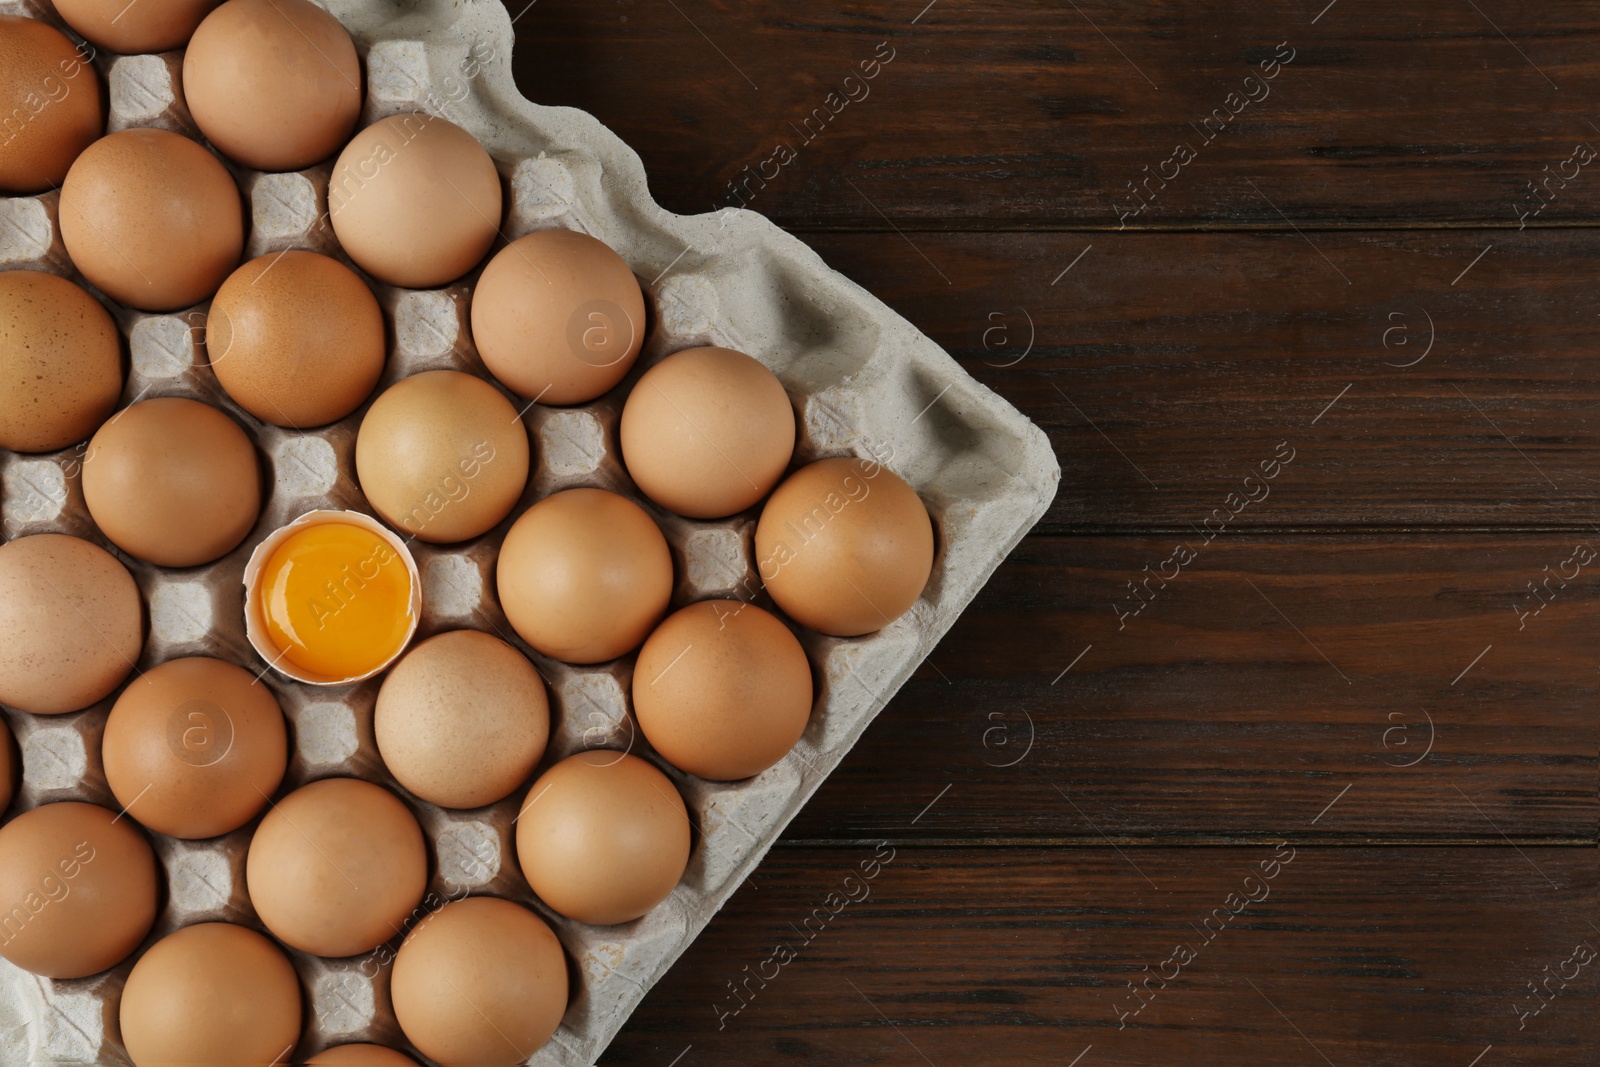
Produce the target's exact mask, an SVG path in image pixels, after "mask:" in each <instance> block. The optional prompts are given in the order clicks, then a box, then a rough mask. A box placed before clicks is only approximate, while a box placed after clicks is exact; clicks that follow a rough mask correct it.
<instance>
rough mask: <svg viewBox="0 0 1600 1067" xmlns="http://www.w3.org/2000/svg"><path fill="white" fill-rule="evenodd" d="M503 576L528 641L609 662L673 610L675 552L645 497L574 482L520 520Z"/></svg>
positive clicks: (506, 603)
mask: <svg viewBox="0 0 1600 1067" xmlns="http://www.w3.org/2000/svg"><path fill="white" fill-rule="evenodd" d="M495 582H496V585H497V587H498V589H499V592H500V606H501V607H502V608H503V609H504V610H505V613H506V618H507V619H509V620H511V625H512V626H513V627H514V628H515V629H516V631H517V633H518V634H520V635H521V637H522V639H523V640H524V641H526V642H528V644H530V645H532V646H533V647H534V648H536V649H538V650H539V651H540V652H543V653H544V654H545V655H547V656H552V657H554V658H556V659H559V660H565V661H566V662H568V663H603V662H605V661H606V660H608V659H616V658H617V657H618V656H620V655H622V654H623V653H625V652H630V651H632V650H633V649H635V648H638V647H639V643H640V642H641V641H643V640H644V639H645V637H646V636H648V635H649V633H650V630H651V629H652V628H653V627H654V626H655V624H656V623H657V622H658V621H659V620H660V618H661V616H662V614H663V613H664V612H665V611H666V610H667V601H668V599H670V598H671V596H672V553H671V551H670V550H669V549H668V548H667V539H666V538H665V537H663V536H662V535H661V530H660V528H659V527H658V526H656V524H655V520H653V519H652V518H650V516H649V515H648V514H646V513H645V510H644V509H643V508H641V507H640V506H639V505H638V504H635V503H634V502H633V501H631V500H628V499H627V498H625V497H621V496H618V495H617V494H616V493H609V492H607V491H605V490H604V489H568V490H565V491H564V492H560V493H556V494H554V495H553V496H548V497H545V498H544V499H543V500H541V501H539V502H538V503H537V504H535V505H533V507H531V508H529V509H528V510H527V511H525V512H523V514H522V517H521V518H519V519H518V520H517V521H516V522H515V523H514V524H513V525H512V527H511V529H510V530H509V531H508V532H507V533H506V539H505V542H504V543H503V544H502V545H501V546H500V561H499V563H498V564H497V566H496V576H495Z"/></svg>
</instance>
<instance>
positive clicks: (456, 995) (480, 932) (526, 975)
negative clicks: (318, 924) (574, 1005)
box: [390, 897, 567, 1067]
mask: <svg viewBox="0 0 1600 1067" xmlns="http://www.w3.org/2000/svg"><path fill="white" fill-rule="evenodd" d="M390 992H391V995H392V996H393V998H394V1014H395V1018H396V1019H398V1020H399V1022H400V1029H401V1030H403V1031H404V1032H405V1035H406V1038H407V1040H409V1041H410V1042H411V1043H412V1044H413V1045H415V1046H417V1049H418V1050H419V1051H420V1052H421V1053H422V1054H423V1055H424V1056H427V1057H428V1058H429V1059H431V1060H434V1061H436V1062H437V1063H439V1064H440V1065H441V1067H515V1065H516V1064H520V1063H524V1062H526V1061H527V1060H528V1059H529V1058H531V1057H532V1056H533V1054H534V1053H535V1052H537V1051H538V1050H539V1048H540V1047H541V1046H542V1045H543V1044H544V1043H545V1042H546V1041H548V1040H550V1035H551V1034H553V1033H555V1032H556V1027H557V1026H559V1025H561V1016H562V1015H563V1014H565V1012H566V1010H567V960H566V956H565V954H563V952H562V951H561V942H560V941H558V940H557V939H556V935H555V933H554V932H553V931H551V929H550V927H549V925H548V924H547V923H546V922H545V921H544V920H543V919H541V918H540V917H539V916H538V915H536V914H534V913H533V912H532V911H529V910H528V909H527V908H524V907H522V906H521V905H520V904H513V903H512V902H511V901H509V900H500V899H498V898H496V897H468V898H466V899H465V900H456V901H452V902H450V903H448V904H446V905H445V906H444V907H442V908H440V909H439V910H438V911H436V912H434V913H433V914H432V915H429V916H428V917H427V918H426V919H424V920H423V921H422V922H421V923H420V924H419V925H418V926H417V928H416V929H415V930H413V931H411V933H410V935H409V936H407V937H406V939H405V942H404V943H403V944H401V946H400V951H399V952H398V953H397V954H396V955H395V960H394V974H393V982H392V985H391V987H390Z"/></svg>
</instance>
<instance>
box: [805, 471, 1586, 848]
mask: <svg viewBox="0 0 1600 1067" xmlns="http://www.w3.org/2000/svg"><path fill="white" fill-rule="evenodd" d="M1291 469H1292V468H1291ZM1179 545H1183V546H1186V548H1187V549H1188V550H1189V551H1192V552H1193V554H1194V558H1193V559H1192V560H1190V562H1189V563H1188V564H1187V565H1184V566H1182V567H1181V569H1180V568H1179V567H1178V566H1177V565H1176V563H1175V562H1169V561H1171V560H1173V554H1174V550H1175V548H1176V547H1177V546H1179ZM1580 545H1581V546H1584V547H1583V548H1582V549H1579V548H1578V546H1580ZM1186 554H1187V553H1185V554H1184V555H1186ZM1179 558H1180V559H1181V558H1183V556H1180V557H1179ZM1584 559H1588V560H1589V561H1590V562H1589V563H1588V564H1587V565H1583V564H1582V561H1583V560H1584ZM1147 564H1148V565H1149V567H1150V569H1149V570H1148V571H1147V570H1145V566H1146V565H1147ZM1547 568H1548V569H1547ZM1157 572H1164V573H1165V574H1166V575H1168V576H1169V578H1168V580H1167V581H1166V586H1165V588H1163V587H1162V579H1161V578H1158V577H1157V578H1150V580H1149V584H1148V585H1145V584H1144V583H1145V578H1146V576H1148V575H1153V574H1156V573H1157ZM1561 573H1565V574H1567V575H1568V576H1569V577H1568V578H1567V579H1562V578H1561V577H1560V576H1559V575H1560V574H1561ZM1597 574H1600V537H1596V536H1595V535H1593V534H1589V535H1586V536H1585V537H1582V538H1576V537H1571V536H1565V535H1517V536H1511V535H1493V536H1491V535H1465V534H1461V535H1446V536H1439V535H1418V534H1405V535H1401V534H1385V535H1374V536H1311V535H1299V536H1276V537H1268V536H1261V535H1252V534H1239V533H1234V532H1227V533H1223V534H1220V535H1218V536H1217V537H1216V539H1215V540H1213V541H1211V542H1210V543H1207V542H1206V541H1205V540H1204V538H1202V537H1198V536H1196V535H1194V534H1192V533H1191V534H1188V535H1184V536H1172V537H1159V536H1149V537H1131V536H1130V537H1115V538H1098V537H1074V538H1046V537H1032V538H1029V539H1027V540H1026V541H1024V543H1023V544H1022V546H1021V547H1020V548H1019V549H1018V550H1017V551H1016V553H1015V554H1014V555H1013V556H1012V558H1011V559H1010V560H1009V561H1008V562H1007V563H1006V564H1005V565H1004V566H1003V567H1001V569H1000V570H999V572H998V573H997V574H996V575H995V576H994V578H993V579H992V580H991V581H990V583H989V585H988V586H987V587H986V588H985V590H984V591H983V593H982V594H981V595H980V596H979V597H978V599H977V600H976V601H975V602H974V603H973V604H972V606H971V607H970V608H969V609H968V610H967V612H966V614H965V615H963V616H962V618H961V619H960V620H958V621H957V623H956V625H955V627H954V629H952V630H951V632H950V634H949V635H948V636H947V637H946V638H945V640H944V642H943V643H942V644H941V645H940V646H939V647H938V648H936V649H935V650H934V652H933V654H932V657H931V659H930V660H929V662H928V663H927V664H925V665H924V666H923V667H922V669H921V670H920V671H919V672H918V673H917V675H916V676H915V677H914V678H913V679H912V681H911V682H910V683H909V684H908V685H907V686H906V687H905V688H904V689H903V690H901V692H900V693H899V695H898V696H896V697H895V698H894V700H893V701H891V703H890V705H889V706H888V708H886V709H885V710H884V712H883V713H882V715H881V717H880V718H879V720H878V721H877V722H875V723H874V724H873V725H872V727H871V728H870V729H869V730H868V731H867V733H866V734H865V735H864V736H863V737H862V739H861V741H860V742H859V743H858V744H857V746H856V748H855V749H854V750H853V751H852V752H851V754H850V755H849V756H848V757H846V759H845V761H844V762H843V764H841V766H840V767H839V769H838V770H837V771H835V772H834V774H833V775H832V776H831V777H830V778H829V780H828V781H827V782H826V783H825V784H824V785H823V787H822V789H821V790H820V791H819V792H818V793H817V794H816V796H814V797H813V798H812V800H811V801H810V803H809V804H808V806H807V807H806V808H805V810H804V811H803V812H802V813H801V814H800V816H799V817H798V819H797V820H796V821H795V823H794V824H793V825H792V826H791V830H790V833H791V835H792V836H796V837H800V838H807V839H823V840H837V839H859V838H866V837H879V836H885V835H904V836H907V837H909V838H911V839H914V840H921V841H926V842H933V841H952V840H974V839H1001V840H1019V841H1023V842H1026V841H1028V840H1045V839H1068V840H1073V841H1082V842H1089V843H1096V842H1100V841H1102V840H1103V839H1102V838H1101V837H1100V836H1099V835H1101V834H1106V835H1109V836H1111V837H1113V838H1116V839H1118V840H1119V841H1120V840H1123V839H1134V840H1138V839H1149V838H1152V837H1154V838H1161V837H1163V836H1166V835H1192V836H1195V837H1200V838H1209V839H1219V838H1220V839H1228V838H1230V837H1231V838H1237V837H1239V836H1241V835H1260V834H1277V833H1286V832H1288V831H1289V830H1290V829H1291V828H1293V827H1296V826H1299V827H1306V832H1307V833H1310V834H1313V835H1319V836H1328V837H1345V838H1356V839H1366V838H1382V839H1394V840H1421V841H1427V840H1438V839H1442V838H1451V839H1457V840H1474V841H1487V842H1498V843H1504V840H1505V839H1504V838H1503V837H1502V836H1501V835H1502V834H1505V835H1510V836H1511V837H1513V838H1515V839H1516V840H1518V841H1519V842H1523V841H1537V840H1541V839H1548V838H1566V839H1572V840H1583V841H1590V842H1592V841H1594V839H1595V833H1596V827H1597V824H1600V800H1597V797H1596V790H1595V760H1596V754H1597V751H1600V716H1597V715H1596V714H1595V710H1594V709H1595V704H1596V699H1597V697H1600V693H1597V683H1600V674H1597V673H1596V667H1597V661H1596V656H1595V652H1594V634H1595V633H1596V632H1597V624H1600V583H1597V581H1596V575H1597ZM1547 576H1550V578H1551V581H1550V585H1549V586H1548V587H1546V586H1545V585H1544V584H1543V583H1544V581H1545V579H1546V577H1547ZM1130 581H1131V582H1136V583H1138V584H1139V593H1138V598H1137V599H1136V598H1135V595H1134V593H1133V592H1131V591H1130V590H1129V588H1128V583H1129V582H1130ZM1563 581H1565V582H1566V584H1565V586H1564V587H1563V585H1562V582H1563ZM1530 582H1531V583H1535V584H1537V585H1538V587H1539V590H1540V592H1539V594H1538V597H1539V598H1540V599H1536V598H1535V595H1534V593H1532V592H1530V590H1529V583H1530ZM1141 602H1144V606H1143V607H1142V608H1141V607H1140V606H1139V605H1140V603H1141ZM1540 603H1545V606H1544V607H1543V608H1542V609H1539V604H1540ZM1519 611H1520V612H1522V613H1525V614H1524V615H1519V614H1518V613H1519ZM1090 646H1092V647H1090ZM1490 646H1492V647H1490ZM1086 649H1087V651H1085V650H1086ZM1486 649H1487V651H1486ZM1069 667H1070V670H1069V669H1068V668H1069ZM1063 672H1065V673H1063ZM1030 738H1031V739H1032V744H1031V747H1030V745H1029V740H1030ZM947 787H948V791H947V792H945V790H946V788H947ZM1063 793H1065V795H1063ZM936 798H938V803H937V804H935V805H934V806H933V807H932V808H931V810H929V811H927V812H926V813H925V814H923V815H921V817H920V818H919V817H918V814H919V812H920V811H921V809H923V807H924V806H925V805H928V804H929V803H930V802H932V801H934V800H935V799H936ZM1336 799H1337V801H1338V803H1337V805H1336V806H1334V807H1332V808H1331V809H1329V810H1328V812H1327V814H1326V815H1325V816H1324V817H1323V818H1321V819H1320V820H1319V821H1317V822H1316V823H1315V825H1312V826H1308V822H1309V820H1311V819H1312V817H1313V816H1316V815H1317V814H1318V813H1319V812H1321V811H1323V809H1324V808H1327V807H1328V806H1329V805H1330V804H1333V802H1334V801H1335V800H1336Z"/></svg>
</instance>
